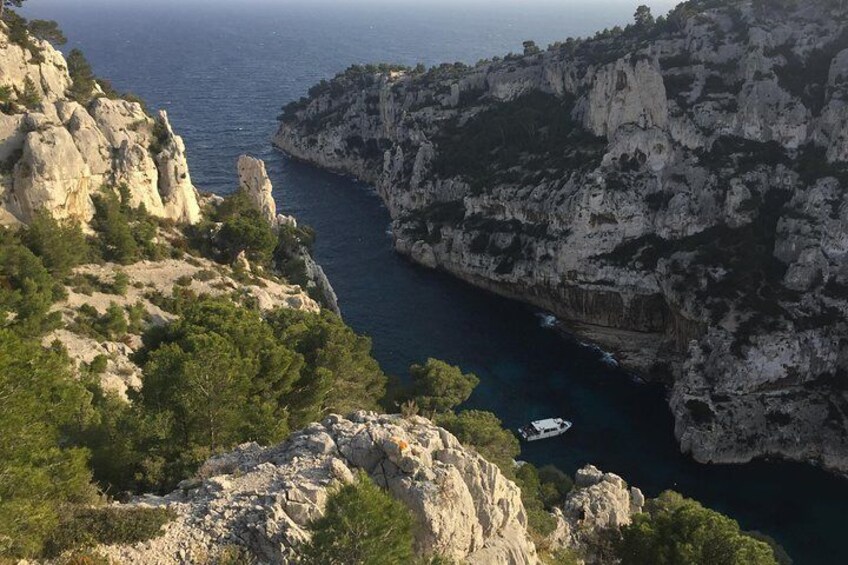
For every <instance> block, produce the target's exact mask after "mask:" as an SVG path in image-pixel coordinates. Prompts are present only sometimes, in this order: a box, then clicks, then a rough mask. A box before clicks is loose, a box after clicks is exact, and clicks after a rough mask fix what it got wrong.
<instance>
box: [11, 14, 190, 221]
mask: <svg viewBox="0 0 848 565" xmlns="http://www.w3.org/2000/svg"><path fill="white" fill-rule="evenodd" d="M33 41H34V43H35V45H36V46H37V48H38V49H39V50H40V52H39V53H38V55H37V56H35V54H34V53H33V52H31V51H30V50H29V49H26V48H24V47H21V46H20V45H17V44H15V43H13V42H12V41H11V40H10V37H9V31H8V29H7V28H6V26H5V25H2V24H0V86H3V87H9V97H8V98H9V100H8V102H6V103H4V110H3V113H0V163H2V166H0V221H2V222H3V223H15V222H24V223H26V222H28V221H29V220H30V219H31V218H32V215H33V213H34V212H35V211H36V210H38V209H45V210H48V211H49V212H50V213H52V214H53V215H54V216H55V217H57V218H74V219H78V220H81V221H83V222H86V221H88V220H90V219H91V217H92V215H93V205H92V202H91V195H92V194H94V193H96V192H97V191H99V190H100V189H101V188H102V187H103V186H113V187H117V186H120V185H126V186H127V188H128V189H129V193H130V197H131V203H132V204H133V205H136V206H137V205H139V204H142V203H143V204H144V205H145V207H146V208H147V210H148V212H150V213H151V214H153V215H155V216H159V217H163V218H170V219H173V220H177V221H180V222H188V223H195V222H197V221H198V220H199V219H200V207H199V205H198V202H197V191H196V190H195V188H194V186H193V185H192V182H191V177H190V175H189V171H188V165H187V163H186V156H185V146H184V145H183V141H182V139H181V138H180V137H179V136H177V135H176V134H175V133H174V131H173V130H172V128H171V125H170V123H169V122H168V116H167V115H166V114H165V112H159V114H158V116H157V117H156V118H152V117H150V116H148V115H147V114H146V112H145V111H144V109H143V108H142V106H141V104H139V103H137V102H129V101H126V100H122V99H109V98H106V97H100V98H96V99H95V100H94V101H92V102H91V103H90V104H89V105H88V106H87V107H83V106H82V105H81V104H79V103H77V102H75V101H73V100H72V99H71V98H69V97H68V95H67V91H68V89H69V88H70V87H71V86H72V84H73V81H72V79H71V77H70V75H69V73H68V66H67V63H66V62H65V59H64V57H63V56H62V54H61V53H59V52H58V51H56V50H55V49H53V47H52V46H51V45H50V44H49V43H47V42H44V41H37V40H33ZM98 88H99V87H98ZM30 94H31V95H33V96H32V98H30V99H29V101H28V104H25V101H26V96H27V95H30Z"/></svg>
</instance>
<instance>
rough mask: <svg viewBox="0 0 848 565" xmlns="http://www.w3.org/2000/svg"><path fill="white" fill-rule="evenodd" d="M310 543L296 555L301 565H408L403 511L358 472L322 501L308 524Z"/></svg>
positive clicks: (407, 517) (408, 529)
mask: <svg viewBox="0 0 848 565" xmlns="http://www.w3.org/2000/svg"><path fill="white" fill-rule="evenodd" d="M312 532H313V533H312V540H311V541H310V542H309V543H308V544H307V545H306V546H305V547H304V548H303V550H302V552H301V556H302V561H301V562H302V563H304V564H306V565H394V564H396V563H413V562H414V555H413V550H412V542H413V537H412V515H411V514H410V512H409V509H408V508H407V507H406V506H404V504H403V503H402V502H400V501H398V500H395V499H394V498H392V497H391V495H389V494H388V493H386V492H385V491H383V490H382V489H380V487H378V486H377V485H375V484H374V482H373V481H372V480H371V479H370V478H368V475H366V474H365V473H360V475H359V480H358V481H357V482H356V483H354V484H350V485H345V486H343V487H342V488H341V489H339V490H338V491H337V492H336V493H334V494H333V495H332V496H331V497H330V499H329V500H328V501H327V509H326V511H325V512H324V517H323V518H321V519H320V520H317V521H316V522H314V523H313V524H312Z"/></svg>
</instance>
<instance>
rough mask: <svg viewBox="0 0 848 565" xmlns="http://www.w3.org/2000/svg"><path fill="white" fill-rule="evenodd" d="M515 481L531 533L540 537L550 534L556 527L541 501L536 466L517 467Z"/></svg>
mask: <svg viewBox="0 0 848 565" xmlns="http://www.w3.org/2000/svg"><path fill="white" fill-rule="evenodd" d="M515 482H516V483H517V484H518V486H519V487H521V501H522V502H523V503H524V509H525V510H526V511H527V526H528V528H529V529H530V531H531V533H533V534H535V535H536V536H538V537H540V538H544V537H546V536H548V535H550V534H551V533H552V532H553V531H554V530H555V529H556V519H555V518H554V517H553V516H552V515H551V514H549V513H548V512H547V510H546V509H545V506H544V504H543V503H542V482H541V480H540V479H539V472H538V471H537V470H536V467H534V466H533V465H531V464H530V463H524V464H523V465H521V466H520V467H518V469H517V471H516V473H515Z"/></svg>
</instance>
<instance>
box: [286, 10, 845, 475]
mask: <svg viewBox="0 0 848 565" xmlns="http://www.w3.org/2000/svg"><path fill="white" fill-rule="evenodd" d="M709 4H710V3H708V2H689V3H687V4H684V5H683V6H682V7H680V8H678V9H676V10H675V11H674V12H673V13H672V14H670V16H669V18H668V19H667V20H666V19H664V20H662V21H658V22H656V23H653V22H646V23H643V24H642V25H637V26H633V27H630V28H628V29H627V30H625V31H624V32H622V33H613V34H608V35H603V34H601V35H599V36H598V37H596V38H595V39H592V40H584V41H568V42H566V43H563V44H557V45H554V46H551V48H549V49H548V50H547V51H542V52H537V51H538V50H536V49H533V48H529V49H528V50H527V52H526V53H525V55H523V56H509V57H507V58H505V59H496V60H493V61H488V62H481V63H479V64H477V65H476V66H474V67H466V66H463V65H443V66H442V67H439V68H436V69H433V70H430V71H428V72H423V71H418V70H415V71H414V70H410V69H394V68H386V67H383V68H367V67H366V68H363V67H354V68H351V69H349V70H348V71H347V72H346V73H344V74H342V75H339V76H338V77H337V78H335V79H334V80H333V81H331V82H329V83H322V84H321V85H318V86H316V87H315V88H313V89H312V90H311V91H310V96H309V98H308V99H304V100H301V101H299V102H296V103H293V104H291V105H289V106H288V107H287V108H285V110H284V114H283V115H282V116H281V122H282V123H281V126H280V129H279V131H278V133H277V135H276V137H275V142H276V144H277V145H278V146H279V147H280V148H281V149H283V150H284V151H286V152H287V153H289V154H290V155H292V156H293V157H295V158H298V159H302V160H305V161H308V162H311V163H314V164H316V165H319V166H322V167H325V168H328V169H331V170H335V171H340V172H344V173H348V174H353V175H355V176H357V177H359V178H360V179H363V180H365V181H368V182H370V183H373V184H374V185H375V186H376V188H377V191H378V192H379V194H380V195H381V196H382V198H383V199H384V200H385V202H386V204H387V206H388V208H389V210H390V212H391V214H392V217H393V219H394V223H393V231H394V236H395V242H396V247H397V249H398V250H399V251H400V252H402V253H405V254H407V255H409V256H410V257H412V258H413V259H414V260H416V261H418V262H420V263H422V264H424V265H428V266H430V267H436V268H440V269H444V270H446V271H449V272H451V273H453V274H454V275H456V276H458V277H460V278H462V279H465V280H467V281H469V282H471V283H473V284H476V285H478V286H481V287H483V288H487V289H490V290H493V291H495V292H498V293H501V294H504V295H506V296H511V297H515V298H518V299H521V300H524V301H527V302H529V303H532V304H535V305H538V306H540V307H543V308H546V309H549V310H551V311H553V312H554V313H556V314H557V315H558V316H560V317H561V318H562V319H564V320H567V321H568V322H570V323H571V324H572V326H573V327H575V328H576V329H578V331H581V332H583V333H584V334H586V335H589V336H591V337H592V338H593V339H596V340H598V341H600V342H602V343H604V344H606V345H608V346H610V347H613V348H615V349H616V350H617V351H618V352H619V353H620V354H621V357H622V361H623V362H624V363H625V364H626V365H629V366H631V367H633V368H636V369H638V370H640V371H642V372H644V373H646V374H647V375H648V376H655V377H662V378H666V379H669V381H670V382H671V396H670V404H671V408H672V410H673V412H674V415H675V418H676V433H677V436H678V438H679V439H680V443H681V447H682V448H683V449H684V450H686V451H689V452H691V453H692V454H693V455H694V456H695V458H696V459H698V460H700V461H705V462H707V461H712V462H742V461H748V460H750V459H751V458H754V457H758V456H766V455H779V456H783V457H787V458H790V459H797V460H804V461H808V460H812V461H816V462H818V463H819V464H821V465H823V466H826V467H828V468H831V469H835V470H838V471H842V472H845V471H848V436H847V435H846V429H848V419H847V418H848V416H846V414H847V413H848V396H846V390H847V389H848V331H846V330H847V329H848V328H847V327H846V317H848V262H846V257H848V192H846V182H848V176H846V164H845V160H846V158H848V144H846V138H848V82H846V78H848V30H846V25H845V24H846V9H845V7H844V6H843V5H842V3H840V2H832V1H828V0H815V1H811V2H798V3H788V2H787V3H785V4H786V6H781V4H782V3H773V2H772V3H765V2H761V1H755V2H749V1H737V2H729V3H724V6H723V7H719V8H711V7H709ZM766 4H768V6H766ZM633 344H638V345H637V346H635V347H634V346H633Z"/></svg>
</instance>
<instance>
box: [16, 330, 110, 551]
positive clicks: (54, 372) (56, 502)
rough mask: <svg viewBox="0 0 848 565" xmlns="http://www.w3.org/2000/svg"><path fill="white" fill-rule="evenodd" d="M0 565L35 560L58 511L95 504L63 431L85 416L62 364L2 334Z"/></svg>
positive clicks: (81, 394) (77, 452)
mask: <svg viewBox="0 0 848 565" xmlns="http://www.w3.org/2000/svg"><path fill="white" fill-rule="evenodd" d="M0 351H2V352H3V354H2V355H0V398H2V399H3V402H2V407H0V477H2V478H3V480H0V560H2V558H4V557H5V558H10V559H13V560H14V559H15V558H25V557H38V556H40V555H41V553H42V551H43V549H44V545H45V543H46V542H47V540H48V539H50V537H51V536H52V535H53V533H54V532H55V529H56V527H57V525H58V524H59V521H60V517H61V516H62V513H63V512H64V510H63V509H64V507H65V506H66V505H68V504H77V503H88V502H92V501H93V500H94V496H95V492H94V490H93V489H92V487H91V484H90V479H91V474H90V472H89V470H88V468H87V465H86V463H87V454H86V451H85V450H84V449H78V448H74V447H69V446H68V444H67V441H66V437H65V433H64V430H65V429H66V428H69V427H76V426H79V425H81V423H82V422H84V420H85V418H86V417H87V415H88V414H89V413H90V410H89V409H88V408H87V406H88V397H87V395H86V393H85V389H83V387H82V386H80V384H79V383H78V382H76V381H75V380H74V379H73V378H72V377H73V373H72V370H71V366H70V362H69V360H68V358H67V356H66V355H65V354H64V353H63V352H61V351H58V350H48V349H44V348H43V347H42V346H41V344H40V343H38V342H37V341H35V340H32V341H30V340H25V339H23V338H21V337H19V336H17V335H15V334H14V333H12V332H11V331H9V330H4V329H0Z"/></svg>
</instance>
